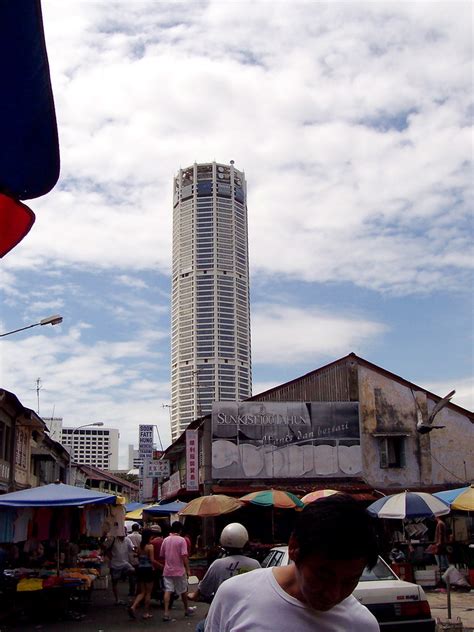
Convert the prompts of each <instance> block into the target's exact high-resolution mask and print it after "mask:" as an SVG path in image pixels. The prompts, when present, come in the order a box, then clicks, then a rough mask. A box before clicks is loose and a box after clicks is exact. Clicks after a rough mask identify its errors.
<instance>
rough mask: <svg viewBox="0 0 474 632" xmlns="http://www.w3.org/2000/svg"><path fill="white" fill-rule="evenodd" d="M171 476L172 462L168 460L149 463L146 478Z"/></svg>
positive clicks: (154, 460)
mask: <svg viewBox="0 0 474 632" xmlns="http://www.w3.org/2000/svg"><path fill="white" fill-rule="evenodd" d="M169 475H170V462H169V461H168V460H167V459H153V460H152V461H147V464H146V472H145V476H146V477H149V478H166V477H168V476H169Z"/></svg>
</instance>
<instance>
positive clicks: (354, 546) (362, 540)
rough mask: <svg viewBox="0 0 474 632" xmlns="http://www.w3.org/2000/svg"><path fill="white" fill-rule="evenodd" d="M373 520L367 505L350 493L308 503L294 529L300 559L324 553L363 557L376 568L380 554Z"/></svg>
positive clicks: (343, 557)
mask: <svg viewBox="0 0 474 632" xmlns="http://www.w3.org/2000/svg"><path fill="white" fill-rule="evenodd" d="M372 520H373V519H372V518H371V517H370V515H369V514H368V513H367V511H366V510H365V509H364V507H362V506H361V505H360V503H359V502H357V501H356V500H354V499H353V498H352V496H349V495H348V494H341V493H338V494H333V495H332V496H328V497H326V498H320V499H319V500H316V501H315V502H313V503H310V504H309V505H306V507H305V508H304V509H303V511H302V512H301V513H300V514H299V515H298V517H297V519H296V523H295V527H294V530H293V533H292V538H294V540H296V544H297V547H298V560H304V559H305V558H307V557H309V556H310V555H312V554H314V553H322V554H324V555H325V556H326V557H327V558H328V559H333V560H354V559H357V558H362V559H364V560H367V566H369V568H372V567H373V566H375V564H376V562H377V557H378V545H377V538H376V535H375V530H374V528H373V522H372Z"/></svg>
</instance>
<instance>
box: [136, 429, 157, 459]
mask: <svg viewBox="0 0 474 632" xmlns="http://www.w3.org/2000/svg"><path fill="white" fill-rule="evenodd" d="M138 456H139V457H140V459H152V458H153V426H152V425H149V424H140V426H139V428H138Z"/></svg>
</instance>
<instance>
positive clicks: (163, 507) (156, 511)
mask: <svg viewBox="0 0 474 632" xmlns="http://www.w3.org/2000/svg"><path fill="white" fill-rule="evenodd" d="M187 504H188V503H183V502H181V501H180V500H175V501H174V502H171V503H163V504H159V505H153V506H152V507H148V508H147V509H144V510H143V511H144V512H145V513H146V514H147V516H169V515H170V514H172V513H178V512H180V511H181V510H182V509H184V508H185V507H186V505H187Z"/></svg>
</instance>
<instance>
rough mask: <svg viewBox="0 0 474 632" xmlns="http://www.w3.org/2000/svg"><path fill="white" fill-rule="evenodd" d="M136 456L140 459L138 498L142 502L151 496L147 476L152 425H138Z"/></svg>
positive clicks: (149, 481) (150, 454) (150, 456)
mask: <svg viewBox="0 0 474 632" xmlns="http://www.w3.org/2000/svg"><path fill="white" fill-rule="evenodd" d="M138 456H139V458H140V459H141V464H140V477H139V481H138V484H139V491H138V497H139V499H140V502H144V501H146V500H148V499H149V498H150V497H151V496H152V494H153V492H152V489H153V482H152V479H151V478H150V477H149V476H148V466H149V463H150V462H151V461H152V459H153V425H152V424H140V425H139V427H138Z"/></svg>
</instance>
